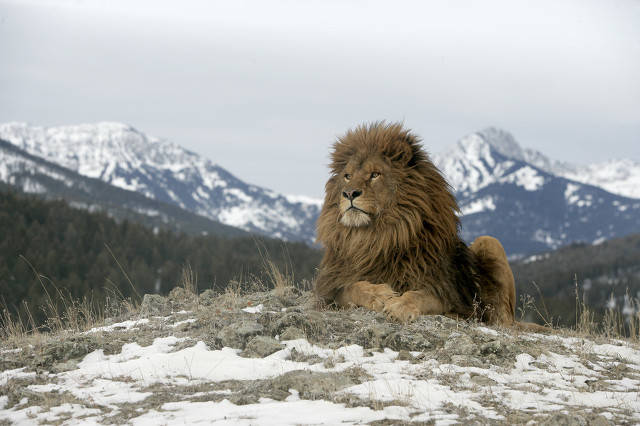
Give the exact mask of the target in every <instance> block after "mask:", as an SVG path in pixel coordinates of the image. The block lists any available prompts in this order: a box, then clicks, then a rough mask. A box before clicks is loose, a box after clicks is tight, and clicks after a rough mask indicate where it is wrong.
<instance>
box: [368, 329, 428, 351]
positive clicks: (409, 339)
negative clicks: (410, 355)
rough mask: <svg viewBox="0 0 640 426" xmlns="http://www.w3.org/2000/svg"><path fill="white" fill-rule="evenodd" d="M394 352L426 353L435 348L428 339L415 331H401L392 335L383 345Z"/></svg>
mask: <svg viewBox="0 0 640 426" xmlns="http://www.w3.org/2000/svg"><path fill="white" fill-rule="evenodd" d="M381 346H385V347H388V348H390V349H393V350H394V351H401V350H403V349H404V350H407V351H416V352H420V351H426V350H429V349H432V348H433V344H432V343H431V342H430V341H429V340H427V337H425V336H423V335H421V334H418V333H416V332H415V331H410V330H404V329H401V330H399V331H396V332H395V333H392V334H390V335H389V336H387V338H386V339H384V342H383V345H381Z"/></svg>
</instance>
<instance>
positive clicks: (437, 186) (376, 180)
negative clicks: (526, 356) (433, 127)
mask: <svg viewBox="0 0 640 426" xmlns="http://www.w3.org/2000/svg"><path fill="white" fill-rule="evenodd" d="M330 169H331V176H330V178H329V180H328V182H327V184H326V187H325V192H326V194H325V199H324V205H323V207H322V211H321V213H320V217H319V219H318V223H317V239H318V241H319V242H320V243H322V245H324V247H325V252H324V257H323V259H322V261H321V264H320V267H319V272H318V276H317V278H316V280H315V283H314V293H315V295H316V297H317V298H318V300H319V301H321V303H324V304H328V305H336V306H338V307H343V308H346V307H354V306H361V307H364V308H367V309H371V310H374V311H378V312H383V313H385V314H386V315H387V317H389V318H390V319H392V320H396V321H400V322H410V321H414V320H415V319H417V318H418V317H419V316H420V315H447V316H450V317H455V318H464V319H470V318H476V319H478V320H480V321H483V322H485V323H488V324H495V325H502V326H511V325H513V324H515V323H516V322H515V281H514V278H513V273H512V271H511V268H510V266H509V262H508V261H507V256H506V253H505V251H504V249H503V247H502V245H501V244H500V242H499V241H498V240H497V239H495V238H492V237H489V236H482V237H478V238H477V239H476V240H475V241H474V242H473V243H472V244H471V245H470V246H467V244H465V242H464V241H462V239H461V238H460V236H459V227H460V222H459V219H458V214H459V213H460V210H459V208H458V205H457V203H456V200H455V198H454V196H453V194H452V192H451V188H450V186H449V184H448V183H447V181H446V180H445V178H444V177H443V176H442V174H441V173H440V171H439V170H438V168H437V167H436V166H435V165H434V164H433V163H432V162H431V160H430V159H429V156H428V155H427V153H426V152H425V151H424V150H423V149H422V146H421V143H420V139H419V138H418V137H417V136H416V135H414V134H413V133H411V131H410V130H407V129H404V128H403V126H402V125H401V124H399V123H386V122H377V123H373V124H369V125H361V126H358V127H356V128H355V129H352V130H349V131H347V133H346V134H345V135H344V136H342V137H340V138H338V140H337V142H336V143H335V144H334V145H333V151H332V153H331V164H330Z"/></svg>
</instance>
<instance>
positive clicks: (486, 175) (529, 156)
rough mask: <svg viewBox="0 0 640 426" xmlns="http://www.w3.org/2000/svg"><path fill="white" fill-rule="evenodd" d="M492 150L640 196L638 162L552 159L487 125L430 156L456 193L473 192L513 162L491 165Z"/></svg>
mask: <svg viewBox="0 0 640 426" xmlns="http://www.w3.org/2000/svg"><path fill="white" fill-rule="evenodd" d="M491 151H493V152H497V153H499V154H501V155H502V156H503V157H505V158H507V159H508V160H509V161H522V162H525V163H529V165H531V166H534V167H536V168H538V169H540V170H543V171H545V172H547V173H549V174H552V175H555V176H558V177H564V178H566V179H569V180H574V181H576V182H580V183H585V184H588V185H593V186H597V187H600V188H602V189H604V190H606V191H608V192H611V193H612V194H616V195H622V196H624V197H629V198H639V199H640V162H639V161H634V160H629V159H614V160H607V161H604V162H601V163H593V164H588V165H578V164H572V163H567V162H562V161H556V160H552V159H550V158H549V157H547V156H546V155H544V154H543V153H541V152H540V151H536V150H533V149H530V148H522V147H521V146H520V145H519V144H518V142H516V140H515V138H514V137H513V136H512V135H511V134H510V133H509V132H506V131H504V130H501V129H496V128H495V127H489V128H487V129H484V130H481V131H479V132H475V133H472V134H470V135H468V136H465V137H464V138H462V139H460V140H459V141H458V142H457V143H456V145H454V146H453V147H452V148H451V149H449V150H448V151H446V152H444V153H442V154H436V155H433V159H434V161H435V162H436V164H438V166H439V167H440V168H441V169H442V170H443V171H444V173H445V175H446V176H447V179H448V180H449V183H450V184H451V185H452V186H453V187H454V189H455V190H456V192H462V193H466V192H469V191H471V192H473V191H476V190H478V189H479V188H481V187H483V186H486V185H488V184H490V183H494V182H496V181H497V180H498V179H499V178H500V176H502V173H503V171H504V170H503V168H504V167H510V166H511V165H512V163H501V164H495V165H494V164H493V161H494V160H493V158H492V154H491Z"/></svg>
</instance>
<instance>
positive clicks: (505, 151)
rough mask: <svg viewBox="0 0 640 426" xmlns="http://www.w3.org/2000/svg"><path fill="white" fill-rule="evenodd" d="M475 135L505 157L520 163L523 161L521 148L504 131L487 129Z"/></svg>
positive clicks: (492, 128) (495, 128) (494, 128)
mask: <svg viewBox="0 0 640 426" xmlns="http://www.w3.org/2000/svg"><path fill="white" fill-rule="evenodd" d="M476 134H477V135H478V136H480V137H481V138H482V139H484V140H485V141H486V142H487V143H488V144H489V145H491V147H492V148H494V149H495V150H496V151H498V152H499V153H500V154H502V155H504V156H505V157H508V158H512V159H514V160H520V161H524V160H525V154H524V151H523V149H522V147H521V146H520V144H518V142H517V141H516V139H515V138H514V137H513V135H512V134H511V133H509V132H507V131H506V130H502V129H498V128H497V127H487V128H486V129H483V130H480V131H479V132H476Z"/></svg>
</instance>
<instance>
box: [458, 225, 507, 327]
mask: <svg viewBox="0 0 640 426" xmlns="http://www.w3.org/2000/svg"><path fill="white" fill-rule="evenodd" d="M469 248H470V249H471V251H472V252H473V254H474V255H475V256H476V257H477V260H478V267H479V269H480V271H479V272H480V275H481V277H480V300H481V302H482V309H483V310H484V312H481V313H480V314H481V319H482V320H483V321H485V322H487V323H488V324H498V325H512V324H513V323H514V321H515V306H516V285H515V280H514V278H513V272H512V271H511V267H510V266H509V261H508V260H507V254H506V253H505V251H504V248H503V247H502V244H500V241H498V240H497V239H495V238H493V237H489V236H486V235H485V236H481V237H478V238H476V240H475V241H474V242H473V243H472V244H471V246H470V247H469Z"/></svg>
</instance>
